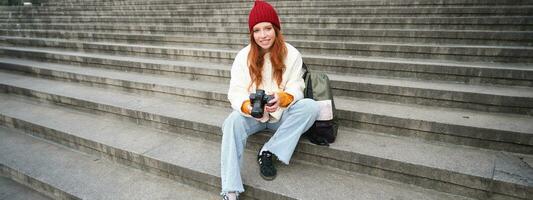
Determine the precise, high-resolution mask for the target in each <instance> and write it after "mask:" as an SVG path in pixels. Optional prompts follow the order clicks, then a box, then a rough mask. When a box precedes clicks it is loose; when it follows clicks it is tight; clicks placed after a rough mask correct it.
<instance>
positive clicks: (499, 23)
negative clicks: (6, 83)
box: [8, 16, 533, 29]
mask: <svg viewBox="0 0 533 200" xmlns="http://www.w3.org/2000/svg"><path fill="white" fill-rule="evenodd" d="M280 20H281V21H282V22H283V24H284V25H283V27H295V28H303V27H309V28H316V26H320V27H321V28H327V27H330V28H349V27H352V28H356V27H360V26H362V25H364V26H369V25H371V26H373V25H375V26H383V25H385V26H386V27H390V26H396V27H411V26H420V27H431V26H448V27H468V26H473V27H477V26H480V27H485V26H493V27H495V28H504V27H513V26H514V27H517V28H519V27H522V28H531V27H529V25H530V24H531V22H532V21H533V19H532V18H530V17H523V16H520V17H501V18H487V17H475V18H460V17H442V18H423V17H420V18H411V17H408V18H398V17H390V18H371V17H369V18H283V17H282V18H281V19H280ZM8 21H9V22H10V23H68V24H78V23H96V24H106V23H107V24H110V23H111V24H117V23H119V24H122V23H126V24H128V23H135V24H152V25H154V24H160V25H164V24H167V25H178V24H194V25H212V26H217V25H223V26H239V25H241V26H244V27H246V25H247V24H248V18H247V17H241V18H223V19H220V18H218V17H217V18H192V19H191V18H184V17H157V18H147V17H144V18H142V17H136V18H133V17H109V18H104V17H95V18H71V17H69V18H12V19H8ZM457 29H461V28H457Z"/></svg>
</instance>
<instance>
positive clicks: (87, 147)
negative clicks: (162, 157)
mask: <svg viewBox="0 0 533 200" xmlns="http://www.w3.org/2000/svg"><path fill="white" fill-rule="evenodd" d="M104 112H105V111H104ZM0 118H1V119H3V123H6V124H9V127H12V128H17V129H22V130H25V131H27V132H30V133H31V134H33V135H35V136H37V137H41V138H46V139H48V140H52V141H54V142H58V143H61V144H63V145H67V146H69V147H71V148H75V149H78V150H82V151H86V152H87V151H88V152H89V153H97V154H104V156H106V157H108V158H110V159H112V160H117V161H119V162H120V163H123V164H124V163H125V164H127V165H129V166H135V167H137V168H140V169H143V170H146V171H149V172H152V173H156V174H158V175H161V173H163V176H167V174H170V175H174V176H175V175H177V174H180V173H173V172H169V171H164V170H166V169H172V170H176V169H174V168H175V166H172V165H169V164H168V163H164V162H161V161H158V160H154V159H150V158H147V157H145V156H142V155H138V154H135V153H131V152H127V151H124V150H121V149H116V148H113V147H109V146H106V145H103V144H100V143H96V142H93V141H87V140H85V139H83V138H79V137H75V136H72V135H70V134H68V133H63V132H59V131H56V130H51V129H48V128H46V127H42V126H39V125H35V124H31V123H28V122H25V121H23V120H19V119H13V118H10V117H7V116H1V117H0ZM143 121H144V120H143ZM137 122H138V121H137ZM148 123H153V122H148ZM171 129H174V130H175V129H177V130H176V131H178V132H177V133H181V132H182V131H180V130H181V128H171ZM185 132H187V134H190V135H193V134H197V132H196V131H193V130H185ZM201 134H206V133H201ZM207 134H209V133H207ZM219 134H220V133H219ZM197 136H198V135H196V137H197ZM266 139H267V136H266V135H260V136H259V137H251V139H250V143H252V144H249V145H248V147H247V148H248V149H251V150H254V151H255V150H257V149H258V148H260V144H263V143H264V142H265V140H266ZM217 140H220V138H219V137H217ZM319 148H320V147H319ZM328 150H329V149H327V148H326V149H323V148H322V149H320V150H318V151H317V146H315V145H310V144H308V143H300V145H299V147H298V150H297V152H296V153H295V156H294V158H295V159H296V160H298V159H302V160H303V159H305V160H306V161H309V160H310V161H312V162H319V163H320V162H322V163H321V164H327V165H330V166H334V167H340V168H344V169H345V170H351V171H353V170H356V171H359V172H363V173H367V174H370V175H374V176H379V177H383V178H388V179H392V180H396V181H402V182H406V183H410V184H416V185H422V186H432V187H434V186H435V185H438V186H439V187H437V188H438V190H441V191H443V192H451V193H456V194H460V195H466V196H471V197H475V198H479V199H484V198H488V197H489V196H490V194H489V193H487V192H486V190H485V189H488V188H490V180H472V178H471V177H468V176H464V175H460V174H450V173H449V172H446V171H439V170H436V171H435V169H427V168H426V169H421V168H418V169H416V168H417V166H405V167H401V165H402V163H398V162H394V161H388V160H379V159H378V160H376V158H373V157H365V156H361V155H348V154H345V155H342V152H335V151H331V152H328ZM305 151H308V153H306V152H305ZM302 152H303V153H302ZM309 152H310V153H309ZM315 153H319V154H323V155H319V156H317V155H313V154H315ZM335 154H338V155H337V156H335V157H336V160H331V159H329V158H327V157H329V155H335ZM322 156H325V157H322ZM344 159H348V160H358V161H359V162H360V163H346V162H347V161H345V160H344ZM399 165H400V166H399ZM390 166H395V167H393V168H394V170H397V169H404V171H403V172H394V171H389V170H388V169H385V170H383V169H380V167H384V168H390ZM376 167H377V168H376ZM147 168H148V169H147ZM154 168H155V169H154ZM165 173H166V174H165ZM405 173H407V174H416V175H418V176H420V175H422V176H423V175H426V174H427V175H429V176H430V178H426V177H414V176H411V175H405ZM184 175H185V174H184ZM186 175H189V174H186ZM194 177H196V176H190V177H184V178H185V179H191V178H194ZM433 177H436V178H437V179H442V178H444V179H449V180H452V181H454V180H461V181H459V182H458V183H460V184H461V185H467V186H468V187H465V186H457V185H455V184H453V183H447V182H442V181H437V180H434V179H432V178H433ZM206 179H210V178H206ZM214 179H215V180H214V182H216V184H217V185H215V186H209V187H215V188H216V187H217V186H218V184H219V180H216V179H217V177H215V178H214ZM180 180H182V179H181V178H180ZM203 181H211V182H208V184H210V183H212V182H213V180H193V182H197V183H196V184H198V182H200V184H202V183H204V182H203ZM465 181H466V182H465ZM193 184H194V183H193ZM204 184H205V183H204ZM472 187H474V188H475V189H472ZM498 187H503V185H498V184H496V186H495V187H494V188H493V189H497V188H498ZM507 187H508V186H507ZM515 190H519V189H515ZM498 195H499V194H496V196H498Z"/></svg>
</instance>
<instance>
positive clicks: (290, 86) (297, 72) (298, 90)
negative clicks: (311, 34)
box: [285, 52, 305, 106]
mask: <svg viewBox="0 0 533 200" xmlns="http://www.w3.org/2000/svg"><path fill="white" fill-rule="evenodd" d="M293 56H295V57H296V58H295V60H294V62H293V63H292V66H290V68H289V69H290V70H291V71H290V72H289V77H288V79H287V84H286V85H285V92H287V93H289V94H290V95H292V96H293V97H294V100H293V101H292V102H291V104H290V105H292V104H293V103H294V102H296V101H298V100H300V99H303V98H304V94H303V90H304V89H305V82H304V79H303V78H302V76H303V71H302V64H303V61H302V56H301V54H300V53H299V52H297V53H296V54H295V55H293ZM290 105H289V106H290Z"/></svg>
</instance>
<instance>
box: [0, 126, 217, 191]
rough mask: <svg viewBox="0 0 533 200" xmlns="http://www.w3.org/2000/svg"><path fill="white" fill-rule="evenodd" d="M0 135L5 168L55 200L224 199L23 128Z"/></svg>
mask: <svg viewBox="0 0 533 200" xmlns="http://www.w3.org/2000/svg"><path fill="white" fill-rule="evenodd" d="M35 117H36V116H35ZM100 128H102V127H100ZM95 132H97V131H95ZM0 138H2V139H1V140H0V144H1V146H2V148H1V149H0V152H2V153H1V155H0V166H1V167H2V171H4V172H6V173H7V174H8V175H9V176H11V177H13V178H16V179H19V181H23V182H24V183H25V184H31V187H34V188H35V189H36V190H40V192H43V193H46V194H47V195H49V196H51V197H53V198H54V199H174V198H185V199H198V200H200V199H219V198H220V197H218V195H217V194H216V193H213V192H206V191H203V190H199V189H196V188H193V187H191V186H187V185H184V184H181V183H178V182H176V181H175V180H171V179H165V178H162V177H157V176H154V175H152V174H148V173H146V172H143V171H140V170H137V169H133V168H131V167H126V166H121V165H118V164H116V163H113V162H112V161H109V160H106V159H102V158H101V157H99V156H95V155H89V154H86V153H82V152H79V151H76V150H73V149H68V148H66V147H63V146H59V145H57V144H54V143H50V142H49V141H44V140H43V139H40V138H35V137H31V136H30V135H26V134H24V132H21V131H19V130H13V129H10V128H6V127H0ZM69 194H70V195H69Z"/></svg>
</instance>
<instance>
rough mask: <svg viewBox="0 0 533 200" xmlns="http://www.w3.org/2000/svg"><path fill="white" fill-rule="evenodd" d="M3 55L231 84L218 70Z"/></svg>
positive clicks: (44, 55)
mask: <svg viewBox="0 0 533 200" xmlns="http://www.w3.org/2000/svg"><path fill="white" fill-rule="evenodd" d="M0 52H1V53H2V55H7V56H13V57H18V58H26V59H33V60H36V61H47V62H54V63H60V64H68V65H76V66H87V65H90V66H91V67H98V68H104V69H114V70H121V71H131V72H139V73H149V74H158V75H169V76H174V77H178V78H187V79H191V80H205V81H214V82H221V83H227V84H229V79H230V72H229V70H216V69H196V68H191V67H188V66H180V65H164V64H152V63H141V62H132V61H121V60H108V59H101V58H90V57H81V56H69V55H57V54H47V53H38V52H31V53H30V52H26V53H25V52H18V51H3V50H0Z"/></svg>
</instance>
